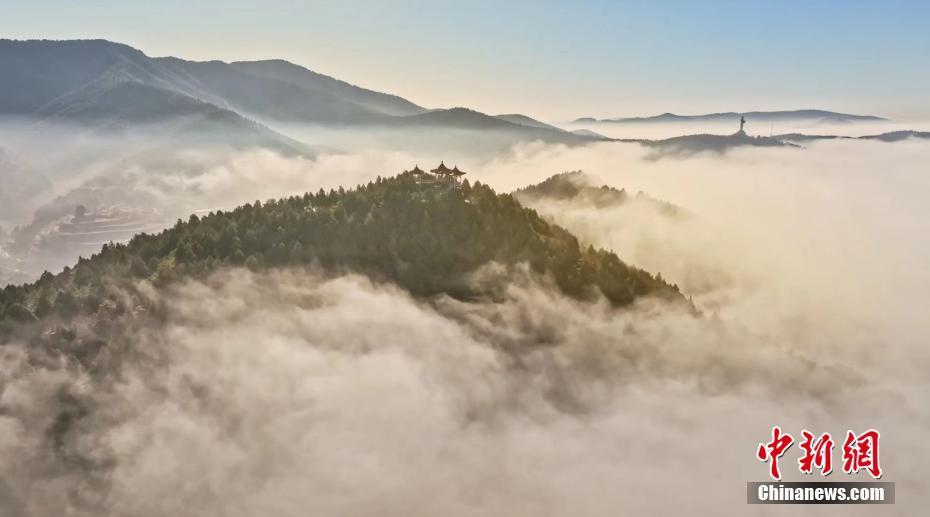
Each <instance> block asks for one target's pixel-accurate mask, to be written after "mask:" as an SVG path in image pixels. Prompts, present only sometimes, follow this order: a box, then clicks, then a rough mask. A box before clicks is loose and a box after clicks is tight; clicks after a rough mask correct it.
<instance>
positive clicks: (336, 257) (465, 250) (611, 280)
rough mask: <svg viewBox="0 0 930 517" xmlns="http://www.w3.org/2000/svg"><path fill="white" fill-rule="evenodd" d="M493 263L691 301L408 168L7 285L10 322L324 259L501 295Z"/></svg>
mask: <svg viewBox="0 0 930 517" xmlns="http://www.w3.org/2000/svg"><path fill="white" fill-rule="evenodd" d="M492 262H495V263H499V264H503V265H505V266H507V265H518V264H528V266H529V268H530V269H531V270H532V271H533V272H535V273H538V274H540V275H545V276H548V277H549V278H551V279H552V281H553V283H554V285H555V286H556V287H557V288H558V289H559V290H561V291H562V292H564V293H565V294H566V295H569V296H572V297H576V298H591V297H595V296H598V293H602V294H603V296H604V297H606V298H607V299H608V300H609V301H610V302H611V303H612V304H614V305H618V306H621V305H626V304H629V303H631V302H633V301H634V300H635V299H637V298H638V297H640V296H646V295H655V296H660V297H665V298H669V299H672V300H683V297H682V296H681V294H680V293H679V292H678V288H677V287H676V286H673V285H669V284H668V283H666V282H665V281H664V280H662V279H661V276H653V275H651V274H649V273H647V272H645V271H643V270H640V269H637V268H634V267H631V266H628V265H626V264H624V263H623V262H622V261H620V259H619V258H618V257H617V256H616V255H615V254H614V253H611V252H608V251H604V250H596V249H594V248H592V247H588V248H584V247H582V246H581V245H580V244H579V242H578V239H576V238H575V237H574V236H573V235H572V234H570V233H569V232H568V231H566V230H564V229H562V228H560V227H559V226H556V225H554V224H551V223H548V222H546V221H544V220H543V219H542V218H541V217H540V216H539V215H538V214H537V213H536V212H535V211H534V210H530V209H527V208H524V207H523V206H522V205H521V204H520V203H519V202H518V201H517V200H516V199H515V198H514V197H513V196H511V195H509V194H498V193H496V192H495V191H494V190H493V189H491V188H490V187H489V186H487V185H484V184H481V183H480V182H476V183H474V184H469V183H468V182H467V181H465V182H462V183H453V182H437V183H431V184H424V183H423V182H422V181H418V178H417V176H415V175H413V174H410V173H403V174H400V175H398V176H395V177H392V178H388V179H381V178H378V179H377V180H376V181H373V182H370V183H368V184H365V185H360V186H358V187H357V188H355V189H352V190H348V191H346V190H344V189H342V188H340V189H339V190H331V191H329V192H325V191H323V190H320V191H319V192H317V193H315V194H314V193H306V194H303V195H298V196H291V197H287V198H283V199H277V200H269V201H267V202H264V203H262V202H259V201H256V202H254V203H248V204H245V205H242V206H240V207H238V208H236V209H233V210H230V211H219V212H215V213H213V212H211V213H210V214H209V215H206V216H204V217H198V216H196V215H192V216H191V217H190V218H189V219H188V220H187V221H181V220H179V221H178V222H177V224H176V225H175V226H174V227H172V228H169V229H167V230H164V231H162V232H161V233H158V234H154V235H151V234H144V233H143V234H139V235H137V236H135V237H134V238H132V239H131V240H130V241H129V242H128V243H126V244H109V245H106V246H104V247H103V249H102V250H101V251H100V253H98V254H96V255H94V256H92V257H91V258H89V259H82V260H80V261H79V262H78V264H76V265H75V266H74V267H73V268H66V269H65V271H63V272H62V273H59V274H58V275H53V274H51V273H46V274H45V275H43V276H42V278H41V279H40V280H38V281H37V282H35V283H33V284H27V285H22V286H7V287H6V288H5V289H3V290H2V291H0V326H2V327H5V329H6V330H5V331H6V332H9V331H11V329H13V328H14V327H16V325H14V323H15V322H16V321H20V322H34V321H37V320H42V319H46V318H48V319H52V320H56V321H62V320H65V321H67V320H71V319H73V318H77V317H82V316H86V317H88V318H91V319H94V318H95V319H96V320H97V321H98V322H105V321H106V320H107V319H108V318H109V317H110V316H112V315H114V314H122V313H124V312H125V311H127V310H132V307H134V304H135V303H136V302H135V301H132V302H131V301H129V300H130V299H131V298H132V295H131V293H132V292H134V291H136V290H138V289H139V288H140V285H152V286H155V287H156V288H158V287H160V286H163V285H166V284H170V283H172V282H175V281H177V280H181V279H183V278H186V277H199V276H204V275H207V274H209V273H210V272H212V271H214V270H216V269H218V268H220V267H224V266H225V267H248V268H251V269H262V268H269V267H283V266H296V267H299V266H306V265H313V266H314V267H322V268H323V269H325V270H327V271H334V272H358V273H363V274H367V275H368V276H370V277H372V278H374V279H376V280H383V281H389V282H393V283H395V284H397V285H399V286H401V287H403V288H405V289H407V290H408V291H410V292H411V293H413V294H414V295H417V296H424V297H430V296H435V295H449V296H453V297H457V298H462V299H467V298H470V297H475V296H484V295H488V294H489V293H483V292H480V290H478V289H477V288H475V287H474V286H473V285H471V283H470V282H469V281H468V278H469V275H470V273H472V272H474V271H475V270H477V269H478V268H480V267H481V266H483V265H486V264H488V263H492ZM127 293H129V294H128V295H127ZM127 296H128V298H127ZM29 326H30V325H26V327H29ZM19 327H21V326H19Z"/></svg>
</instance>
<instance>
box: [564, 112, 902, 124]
mask: <svg viewBox="0 0 930 517" xmlns="http://www.w3.org/2000/svg"><path fill="white" fill-rule="evenodd" d="M741 116H745V117H750V119H752V120H755V121H759V122H771V121H786V120H817V121H827V122H841V123H845V122H862V121H873V122H879V121H887V120H888V119H885V118H882V117H877V116H875V115H853V114H848V113H839V112H835V111H827V110H820V109H799V110H781V111H746V112H736V111H728V112H718V113H705V114H701V115H676V114H674V113H668V112H667V113H663V114H661V115H654V116H650V117H619V118H607V119H597V118H593V117H582V118H578V119H575V120H574V121H573V122H574V123H601V124H636V123H657V122H662V123H664V122H718V121H731V120H734V119H736V120H739V117H741Z"/></svg>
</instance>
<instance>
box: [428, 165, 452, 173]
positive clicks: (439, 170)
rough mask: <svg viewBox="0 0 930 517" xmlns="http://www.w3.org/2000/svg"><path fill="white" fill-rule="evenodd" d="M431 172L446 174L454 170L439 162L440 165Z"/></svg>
mask: <svg viewBox="0 0 930 517" xmlns="http://www.w3.org/2000/svg"><path fill="white" fill-rule="evenodd" d="M430 172H432V173H433V174H438V175H445V174H449V173H450V172H452V170H451V169H449V168H448V167H446V164H445V163H443V162H439V167H436V168H435V169H433V170H431V171H430Z"/></svg>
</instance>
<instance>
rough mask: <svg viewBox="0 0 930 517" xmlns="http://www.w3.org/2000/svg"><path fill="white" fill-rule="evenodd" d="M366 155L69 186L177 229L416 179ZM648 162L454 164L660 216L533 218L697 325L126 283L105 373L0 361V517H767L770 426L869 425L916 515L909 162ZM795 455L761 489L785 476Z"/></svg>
mask: <svg viewBox="0 0 930 517" xmlns="http://www.w3.org/2000/svg"><path fill="white" fill-rule="evenodd" d="M679 134H682V133H679ZM360 148H364V146H362V147H360ZM369 149H370V150H368V151H359V152H356V153H353V154H342V153H323V154H322V155H318V156H315V157H312V158H305V157H286V156H283V155H281V154H279V153H275V152H272V151H267V150H254V149H253V150H234V151H230V152H225V153H219V152H217V153H213V152H207V151H202V150H190V151H187V152H185V153H179V154H178V155H177V158H174V159H173V160H175V161H172V162H171V163H170V165H169V166H161V165H159V166H158V167H153V166H151V165H150V164H149V163H148V162H144V161H140V162H138V163H129V164H128V165H127V164H126V163H123V164H122V165H120V166H118V167H117V168H116V169H115V170H114V169H106V168H100V169H95V171H94V172H93V173H92V174H90V177H91V178H92V179H93V181H104V180H105V179H107V178H124V180H125V182H124V183H116V182H114V183H113V185H114V188H115V186H116V185H130V186H131V187H132V188H133V189H135V190H138V191H141V192H145V193H146V195H149V196H152V197H151V200H150V201H151V202H152V203H154V204H156V205H159V204H160V205H163V206H171V207H173V208H172V209H171V211H174V212H182V211H184V210H188V211H197V210H211V209H215V208H218V207H231V206H234V205H235V204H238V203H241V202H245V201H251V200H254V199H256V198H259V199H263V198H265V197H274V196H280V195H285V194H292V193H297V192H302V191H306V190H314V191H315V190H317V189H319V188H335V187H338V186H339V185H343V186H346V187H349V186H351V185H354V184H356V183H361V182H365V181H368V180H369V179H372V178H374V177H376V176H377V175H392V174H395V173H397V172H399V171H400V170H403V169H407V168H409V167H411V166H412V165H413V163H419V164H420V166H421V167H424V168H426V167H425V166H428V165H432V162H433V161H435V162H438V160H439V159H444V158H443V157H442V156H436V155H428V153H426V155H424V154H421V153H414V152H410V151H407V150H396V149H394V150H392V149H385V148H382V147H378V146H372V147H371V148H369ZM647 156H648V155H647V151H646V150H644V149H643V148H641V147H640V146H638V145H635V144H617V143H603V144H595V145H589V146H582V147H568V146H562V145H546V144H542V143H527V144H519V145H516V146H514V147H512V148H510V149H509V150H508V151H507V152H505V153H495V154H493V155H483V156H479V157H477V158H473V159H471V160H467V159H463V161H462V162H460V163H458V165H459V166H460V167H462V168H463V169H465V170H467V171H468V172H469V175H468V178H469V179H470V180H471V181H475V180H479V181H481V182H485V183H489V184H490V185H491V186H493V187H495V188H496V189H498V191H510V190H513V189H516V188H519V187H523V186H525V185H527V184H530V183H536V182H539V181H541V180H543V179H545V178H546V177H548V176H551V175H552V174H556V173H560V172H564V171H567V170H578V169H581V170H584V171H585V172H586V173H587V174H590V175H592V176H593V177H594V178H596V181H595V183H596V184H608V185H611V186H614V187H617V188H625V189H627V191H628V192H631V193H635V192H637V191H639V190H642V191H645V192H646V193H648V194H649V195H651V196H653V197H656V198H659V199H662V200H665V201H669V202H672V203H675V204H676V205H678V206H681V207H682V208H683V209H684V210H686V211H687V214H688V215H687V217H683V218H674V219H670V218H663V217H660V216H658V215H657V214H656V213H655V212H653V211H650V210H647V209H643V207H641V206H637V205H635V204H632V205H620V206H617V207H607V208H600V209H595V208H592V207H589V206H584V205H580V204H577V203H571V202H541V203H537V204H534V205H533V206H532V208H534V209H536V210H538V211H539V212H540V213H541V214H543V215H544V216H546V217H548V218H551V219H552V220H554V221H555V222H557V223H558V224H560V225H563V226H565V227H566V228H568V229H569V230H571V231H572V232H574V233H575V234H576V235H578V236H579V238H581V239H582V240H583V241H585V242H586V243H591V244H593V245H595V246H599V247H605V248H608V249H611V250H612V251H615V252H616V253H617V254H618V255H619V256H620V257H621V258H622V259H624V260H625V261H627V262H629V263H631V264H633V265H636V266H639V267H643V268H645V269H647V270H649V271H651V272H658V273H661V274H662V275H663V277H664V278H666V279H668V280H669V281H671V282H676V283H678V284H679V287H680V288H681V290H682V291H683V292H684V293H685V294H686V295H688V296H691V297H692V299H693V300H694V303H695V305H696V306H697V308H698V309H699V310H700V311H701V313H702V315H701V316H700V317H694V316H693V315H691V314H690V313H684V312H683V311H681V310H680V309H676V308H672V307H667V306H664V305H663V304H661V303H660V302H657V301H654V300H644V301H641V302H639V303H638V304H637V305H636V306H634V307H632V308H630V309H626V310H621V311H618V310H615V309H611V308H610V307H609V305H608V304H607V303H606V302H604V301H600V302H593V303H591V302H579V301H573V300H568V299H566V298H564V297H563V296H561V295H559V294H557V292H556V290H555V289H554V288H552V286H551V285H550V284H549V283H548V280H547V279H546V278H539V277H535V276H533V275H530V274H529V273H527V272H526V271H523V270H520V269H519V268H518V269H515V270H507V269H504V268H502V267H500V266H496V265H494V264H490V265H488V266H487V267H485V268H484V269H482V270H480V271H478V272H476V273H475V274H474V278H473V279H472V281H474V282H500V281H502V280H503V281H506V283H507V284H508V285H509V286H510V287H509V289H508V291H507V294H506V296H505V298H504V299H503V300H502V301H500V302H497V303H491V302H482V301H472V302H463V301H458V300H453V299H450V298H444V297H441V298H437V299H431V300H418V299H415V298H413V297H411V296H410V295H409V294H407V293H405V292H403V291H402V290H400V289H398V288H396V287H394V286H392V285H389V284H378V283H373V282H372V281H370V280H368V279H366V278H364V277H360V276H355V275H348V276H345V275H342V276H333V275H331V274H328V273H326V272H323V271H318V270H314V269H285V270H275V271H270V272H266V273H252V272H249V271H247V270H242V269H231V270H222V271H218V272H217V273H216V274H214V275H213V276H211V277H210V278H208V279H207V280H204V281H199V282H198V281H189V282H187V283H184V284H181V285H177V286H174V287H172V288H170V289H168V290H164V291H158V290H155V289H152V288H151V286H147V285H146V284H145V283H144V282H143V283H142V284H140V286H139V289H141V290H143V291H146V292H149V296H150V297H152V299H153V300H157V301H158V302H159V304H161V305H162V306H164V307H167V313H166V315H165V317H164V320H163V321H158V322H151V323H139V322H136V321H134V320H127V321H126V322H124V323H123V324H122V325H123V326H122V330H121V337H120V339H117V340H116V341H118V342H121V343H127V344H130V345H131V346H128V347H127V348H126V349H125V350H116V351H114V352H113V354H122V355H123V357H121V359H120V362H119V364H120V365H121V366H120V368H119V370H118V372H117V373H114V374H112V375H106V376H102V377H101V376H99V375H96V374H94V373H92V372H89V371H86V370H85V369H84V368H83V367H81V366H80V365H77V364H72V363H69V362H66V361H63V360H61V359H60V358H56V357H43V356H42V352H41V351H37V350H30V349H27V348H25V347H24V345H22V344H20V343H16V342H13V343H7V344H6V345H5V346H4V347H2V348H0V351H2V361H3V364H4V366H3V368H2V369H0V372H2V375H3V377H2V378H0V455H2V457H3V458H4V461H3V462H0V474H2V475H0V479H2V482H0V506H3V507H5V508H11V509H13V513H14V514H15V515H22V516H25V517H32V516H46V515H52V514H61V513H65V514H71V515H77V516H85V515H88V516H89V515H134V516H141V517H145V516H157V515H166V514H176V515H205V516H209V515H223V516H240V515H241V516H249V515H260V514H274V515H285V516H287V515H306V514H307V513H320V514H351V515H424V516H425V515H437V514H443V515H452V516H460V515H461V516H466V515H566V514H572V515H592V516H594V515H616V514H618V513H620V514H634V515H635V514H649V515H681V514H685V513H687V514H697V515H745V514H747V513H753V514H755V513H758V514H766V515H767V514H777V513H779V511H778V509H777V508H774V509H773V508H768V507H747V506H745V500H744V490H745V485H744V483H745V482H746V481H751V480H762V479H765V477H766V475H767V474H766V465H764V464H762V463H760V462H758V461H757V460H756V459H755V457H754V451H755V447H756V445H757V444H758V443H759V442H760V441H764V440H765V439H766V438H767V435H768V433H769V432H770V429H771V427H772V425H781V426H782V427H783V428H784V429H785V430H787V431H788V432H791V433H792V434H793V435H795V436H797V435H798V434H799V433H800V430H801V429H802V428H804V429H810V430H811V431H816V432H825V431H829V432H831V433H833V434H834V436H837V435H839V434H842V433H844V432H845V431H846V429H854V430H859V431H861V430H864V429H866V428H869V427H874V428H876V429H879V430H881V432H882V437H883V440H882V443H883V445H884V447H883V449H882V453H883V457H882V463H883V468H884V470H885V472H886V475H885V477H884V478H883V480H887V481H895V482H896V483H897V504H896V505H894V506H889V507H884V513H887V514H895V515H913V514H915V513H917V512H918V510H917V509H918V508H919V504H920V502H921V497H922V494H923V485H924V480H925V479H926V477H927V475H928V474H930V471H928V467H926V465H925V464H924V463H923V461H922V458H924V457H926V456H927V455H928V454H930V447H928V445H927V444H926V440H925V436H926V432H925V429H926V428H927V425H928V424H930V412H928V410H927V407H928V402H930V401H928V400H927V393H928V388H930V382H928V381H930V376H928V374H927V373H926V372H928V371H930V354H928V351H927V348H926V344H927V343H928V341H930V328H928V326H927V323H926V321H925V312H926V311H925V310H924V309H923V308H924V307H925V306H926V303H925V300H924V297H925V295H926V292H927V290H928V288H930V270H928V269H927V267H926V264H930V243H928V242H927V241H926V239H924V238H922V236H923V235H926V234H927V233H928V230H930V228H928V226H930V213H928V212H930V208H928V206H927V204H926V202H925V199H926V197H927V195H928V194H930V178H928V177H927V175H926V171H925V170H924V168H923V165H922V164H925V163H927V162H928V159H930V145H928V144H927V143H926V142H920V141H906V142H899V143H893V144H888V143H881V142H864V141H831V142H817V143H814V144H811V145H808V146H806V148H805V149H760V148H748V149H736V150H733V151H730V152H728V153H727V154H726V155H714V154H707V155H698V156H693V157H690V158H688V159H663V160H649V159H646V158H647ZM139 163H141V164H142V165H139ZM159 163H161V162H159ZM153 170H159V171H160V173H159V174H154V175H153V174H152V171H153ZM101 178H102V179H101ZM114 192H116V190H114ZM124 192H125V191H124ZM169 201H170V202H171V203H173V204H170V203H169ZM163 212H164V213H165V215H167V216H169V217H175V216H176V217H182V216H183V215H182V214H181V213H178V214H177V215H175V214H174V213H171V214H170V215H169V214H168V212H170V211H169V210H163ZM162 217H164V216H162ZM62 414H64V415H71V417H68V418H71V420H70V421H69V422H66V423H64V424H61V423H57V422H59V421H60V419H61V418H62V416H61V415H62ZM56 423H57V424H56ZM36 429H47V430H48V431H47V432H44V433H36V432H35V430H36ZM795 457H796V450H795V449H792V450H791V451H789V453H788V454H787V455H786V456H785V457H784V459H783V471H784V472H786V474H787V475H786V477H785V478H786V480H796V479H801V476H800V475H799V474H798V473H797V469H796V468H794V466H793V464H792V463H793V461H794V458H795ZM834 476H836V474H834ZM821 510H822V512H820V513H823V514H830V515H840V514H842V515H850V514H852V515H857V514H863V515H865V514H866V513H870V512H873V511H875V508H867V509H863V508H860V507H857V506H853V507H844V508H843V509H842V511H835V510H833V509H832V508H822V509H821Z"/></svg>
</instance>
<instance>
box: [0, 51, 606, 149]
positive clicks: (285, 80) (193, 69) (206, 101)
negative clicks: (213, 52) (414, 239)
mask: <svg viewBox="0 0 930 517" xmlns="http://www.w3.org/2000/svg"><path fill="white" fill-rule="evenodd" d="M0 71H2V72H3V74H2V75H0V115H12V116H31V117H36V118H38V119H40V120H41V121H43V122H49V123H51V122H55V121H79V122H90V123H93V124H95V125H96V126H97V127H104V128H106V127H111V126H125V125H131V124H134V123H146V122H151V121H153V120H155V121H157V120H167V119H170V118H171V117H172V116H180V115H188V116H189V115H195V114H197V115H200V116H212V117H213V118H214V119H217V118H225V119H227V121H228V122H230V123H231V124H233V125H236V126H238V127H240V129H241V128H250V127H253V125H252V124H251V123H250V122H257V123H259V124H260V125H262V126H263V127H264V128H265V129H266V130H267V131H261V132H262V133H265V134H264V135H262V136H263V137H267V133H268V131H273V130H271V129H270V126H268V124H275V123H278V122H281V123H302V124H324V125H334V126H381V127H389V128H395V129H396V128H401V129H402V128H409V127H414V126H443V127H447V128H460V129H477V130H485V129H500V130H504V131H506V132H508V133H510V134H511V135H516V136H518V137H519V138H522V139H534V138H541V139H543V140H546V141H553V142H561V143H582V142H586V141H593V140H595V139H593V138H590V137H587V136H584V135H576V134H572V133H571V132H568V131H564V130H562V129H560V128H556V127H554V126H548V125H544V124H542V123H541V122H538V121H535V120H534V119H531V118H529V117H526V116H523V115H520V116H519V117H520V122H521V123H516V122H512V121H508V120H506V119H505V118H499V117H494V116H491V115H487V114H484V113H480V112H477V111H474V110H467V109H464V108H452V109H427V108H424V107H422V106H419V105H417V104H414V103H413V102H411V101H409V100H407V99H404V98H402V97H399V96H397V95H392V94H387V93H382V92H377V91H374V90H369V89H366V88H363V87H360V86H356V85H353V84H350V83H348V82H345V81H341V80H339V79H336V78H333V77H330V76H327V75H324V74H320V73H317V72H314V71H312V70H309V69H307V68H305V67H303V66H300V65H297V64H294V63H290V62H288V61H285V60H280V59H271V60H260V61H233V62H229V63H227V62H224V61H219V60H212V61H189V60H185V59H181V58H177V57H171V56H166V57H149V56H147V55H146V54H145V53H144V52H143V51H141V50H139V49H135V48H133V47H131V46H129V45H125V44H122V43H115V42H111V41H107V40H101V39H94V40H64V41H54V40H10V39H0ZM128 90H132V92H133V93H132V94H131V95H130V94H127V91H128ZM113 92H116V95H114V94H113ZM236 118H241V119H243V120H235V121H233V119H236ZM247 121H248V122H247ZM527 121H532V122H527ZM275 133H276V132H275ZM280 136H281V137H282V140H284V139H287V137H285V136H284V135H280Z"/></svg>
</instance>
